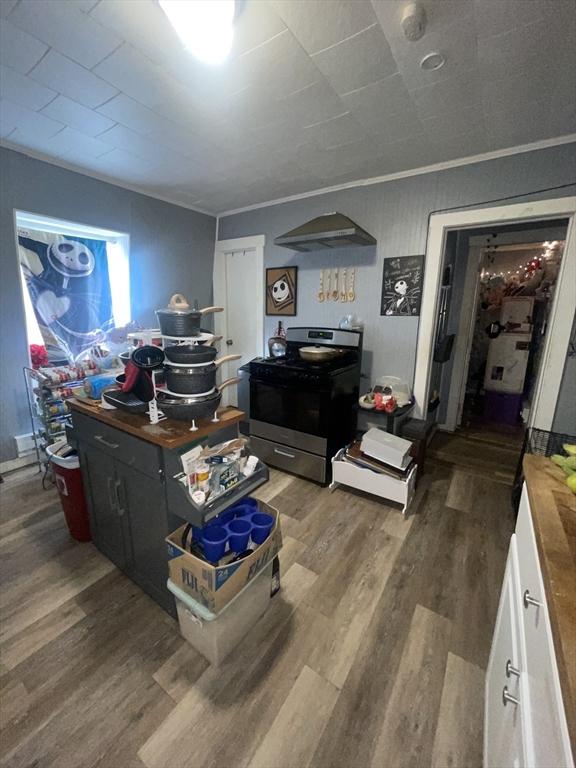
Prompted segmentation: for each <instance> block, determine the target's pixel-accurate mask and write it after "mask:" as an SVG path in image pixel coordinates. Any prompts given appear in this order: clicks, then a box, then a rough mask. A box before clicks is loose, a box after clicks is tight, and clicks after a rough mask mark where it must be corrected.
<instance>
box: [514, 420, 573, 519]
mask: <svg viewBox="0 0 576 768" xmlns="http://www.w3.org/2000/svg"><path fill="white" fill-rule="evenodd" d="M564 443H576V436H574V435H568V434H566V433H564V432H548V431H547V430H546V429H535V428H532V429H527V430H526V435H525V436H524V443H523V445H522V451H521V453H520V459H519V461H518V467H517V468H516V476H515V478H514V485H513V489H512V501H513V503H514V506H515V507H516V509H518V504H519V503H520V494H521V492H522V483H523V481H524V473H523V471H522V460H523V459H524V455H525V454H526V453H535V454H538V455H539V456H552V454H554V453H564V449H563V448H562V446H563V445H564Z"/></svg>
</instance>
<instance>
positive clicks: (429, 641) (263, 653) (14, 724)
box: [0, 464, 513, 768]
mask: <svg viewBox="0 0 576 768" xmlns="http://www.w3.org/2000/svg"><path fill="white" fill-rule="evenodd" d="M509 490H510V489H509V486H507V485H506V484H504V483H501V482H498V481H497V480H496V479H495V478H494V477H492V478H491V479H488V478H487V477H482V476H481V475H480V474H478V473H477V472H474V471H472V472H469V471H468V470H467V469H466V468H465V467H462V466H451V465H448V464H442V465H432V464H429V466H428V468H427V472H426V473H425V475H424V476H423V478H422V481H421V484H420V486H419V489H418V495H417V500H416V503H415V506H414V512H415V514H413V516H411V517H410V518H408V519H406V520H405V519H403V518H402V516H401V514H400V513H399V512H398V510H397V509H394V508H391V507H387V506H386V505H385V504H383V503H381V502H378V501H376V500H374V499H372V498H370V497H368V496H361V495H357V494H355V493H353V492H348V491H346V490H344V489H341V488H340V489H337V490H336V491H335V492H334V493H330V492H329V491H328V490H327V489H322V488H318V487H317V486H315V485H312V484H310V483H307V482H305V481H303V480H300V479H296V478H293V477H291V476H288V475H285V474H281V473H278V472H273V473H272V479H271V482H270V483H268V484H267V485H266V486H264V487H263V488H262V489H261V493H260V495H261V498H263V499H265V500H267V501H271V502H272V503H273V504H274V505H275V506H277V507H278V508H279V509H280V511H281V513H282V525H283V534H284V548H283V550H282V556H281V567H282V590H281V592H280V593H279V594H278V595H277V596H276V597H274V599H273V601H272V604H271V608H270V609H269V611H268V612H267V613H266V614H265V616H264V617H263V618H262V619H261V620H260V622H259V623H258V624H257V625H256V626H255V628H254V629H253V631H252V632H251V633H250V634H249V635H248V636H247V637H246V639H245V640H244V642H243V643H242V644H241V646H240V647H239V648H238V650H237V652H236V653H235V654H233V656H232V657H230V658H229V659H228V660H227V661H226V662H224V664H223V665H222V666H221V667H220V668H219V669H215V668H212V667H210V666H209V665H208V663H207V662H206V661H205V660H204V659H202V658H201V657H200V656H199V655H198V654H197V653H195V652H194V651H193V650H192V649H191V648H190V647H189V646H188V645H187V644H186V642H185V641H184V640H183V639H182V638H181V637H180V635H179V632H178V625H177V623H176V622H175V621H173V620H172V619H171V618H170V617H169V616H168V615H167V614H165V613H164V612H163V611H162V610H161V609H160V608H159V607H158V606H156V604H155V603H153V602H152V600H150V599H149V598H148V597H147V596H146V595H144V593H142V592H141V591H140V589H139V588H138V587H137V586H135V585H134V584H132V583H131V582H130V581H129V580H128V579H127V578H125V577H124V576H123V575H122V574H121V573H120V572H119V571H117V570H116V568H115V567H114V566H112V565H111V563H109V562H108V560H106V559H105V558H104V557H103V556H101V555H100V554H99V553H98V552H97V551H96V549H95V548H94V547H93V546H92V545H91V544H77V543H75V542H73V541H72V540H71V539H70V538H69V537H68V535H67V531H66V528H65V525H64V521H63V517H62V513H61V511H60V507H59V503H58V499H57V496H56V494H55V492H54V491H47V492H46V491H42V489H41V485H40V480H39V476H38V475H35V474H32V473H31V472H30V471H25V472H21V473H19V474H15V475H12V476H9V477H7V478H6V482H5V483H4V484H3V486H2V489H1V492H2V511H1V516H0V534H1V537H2V538H1V543H0V550H1V553H0V554H1V558H0V568H1V578H2V590H1V602H0V609H1V618H2V623H1V627H0V652H1V667H0V695H1V699H0V702H1V714H2V738H1V743H0V765H1V766H3V767H6V766H10V768H48V767H49V766H50V767H51V768H77V767H78V768H79V767H81V768H96V766H98V768H144V767H145V768H184V767H187V768H188V767H189V768H232V767H234V768H235V767H236V766H250V767H251V768H255V767H256V766H258V767H259V768H304V766H318V767H320V766H322V767H326V768H328V767H330V768H333V767H334V768H335V767H337V766H342V767H344V766H345V767H346V768H355V767H356V766H357V767H358V768H364V767H365V766H374V767H375V768H401V767H402V766H410V767H412V766H431V765H433V766H438V768H447V767H448V766H451V767H452V768H458V767H461V768H473V766H480V765H481V753H482V718H483V683H484V671H485V667H486V663H487V659H488V653H489V648H490V640H491V635H492V629H493V624H494V620H495V615H496V609H497V603H498V597H499V592H500V586H501V580H502V575H503V570H504V564H505V559H506V549H507V546H508V540H509V536H510V533H511V532H512V529H513V518H512V513H511V509H510V505H509Z"/></svg>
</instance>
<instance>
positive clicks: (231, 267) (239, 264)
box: [214, 236, 264, 405]
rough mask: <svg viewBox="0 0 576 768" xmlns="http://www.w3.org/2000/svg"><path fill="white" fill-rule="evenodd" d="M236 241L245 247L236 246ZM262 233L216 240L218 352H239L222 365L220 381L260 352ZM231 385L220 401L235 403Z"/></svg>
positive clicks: (233, 373)
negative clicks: (233, 358)
mask: <svg viewBox="0 0 576 768" xmlns="http://www.w3.org/2000/svg"><path fill="white" fill-rule="evenodd" d="M236 242H238V243H240V244H241V245H243V246H244V247H240V248H236V247H234V244H235V243H236ZM263 271H264V270H263V237H261V236H259V237H256V238H242V239H241V240H240V241H221V242H218V243H217V247H216V255H215V259H214V301H215V303H216V304H217V305H219V306H223V307H224V312H222V313H219V314H217V315H216V316H215V327H216V333H218V334H219V335H220V334H221V335H222V336H223V339H222V341H221V343H220V355H221V356H222V355H231V354H233V355H240V359H238V360H235V361H233V362H230V363H224V364H223V365H222V366H221V372H220V374H219V381H220V382H222V381H224V380H225V379H228V378H231V377H233V376H235V375H236V372H237V370H238V368H239V367H240V366H241V365H244V364H245V363H247V362H249V361H250V360H252V359H253V358H255V357H258V356H260V355H262V354H263V349H264V346H263V343H264V339H263V335H264V274H263ZM237 403H238V399H237V393H236V389H235V388H234V387H228V388H226V389H225V390H224V391H223V393H222V404H223V405H228V404H237Z"/></svg>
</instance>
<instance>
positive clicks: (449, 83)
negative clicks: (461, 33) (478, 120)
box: [410, 69, 482, 119]
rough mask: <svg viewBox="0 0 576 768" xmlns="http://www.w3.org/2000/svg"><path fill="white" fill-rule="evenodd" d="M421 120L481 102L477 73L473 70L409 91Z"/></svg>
mask: <svg viewBox="0 0 576 768" xmlns="http://www.w3.org/2000/svg"><path fill="white" fill-rule="evenodd" d="M410 97H411V98H412V100H413V102H414V104H415V106H416V110H417V112H418V114H419V115H420V118H421V119H424V118H426V117H436V116H437V115H441V114H443V112H445V111H446V110H448V111H455V110H457V109H459V108H463V107H469V106H471V105H472V104H478V103H479V102H481V101H482V87H481V80H480V77H479V75H478V72H477V71H476V70H474V69H470V70H467V71H466V72H462V73H461V74H458V75H456V76H454V77H451V78H450V79H448V80H443V81H441V82H439V83H434V84H433V85H428V86H425V87H423V88H416V89H415V90H413V91H410Z"/></svg>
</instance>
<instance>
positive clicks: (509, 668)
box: [506, 659, 520, 677]
mask: <svg viewBox="0 0 576 768" xmlns="http://www.w3.org/2000/svg"><path fill="white" fill-rule="evenodd" d="M511 675H516V677H520V670H519V669H518V668H517V667H513V666H512V662H511V661H510V659H508V661H507V662H506V677H511Z"/></svg>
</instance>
